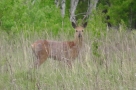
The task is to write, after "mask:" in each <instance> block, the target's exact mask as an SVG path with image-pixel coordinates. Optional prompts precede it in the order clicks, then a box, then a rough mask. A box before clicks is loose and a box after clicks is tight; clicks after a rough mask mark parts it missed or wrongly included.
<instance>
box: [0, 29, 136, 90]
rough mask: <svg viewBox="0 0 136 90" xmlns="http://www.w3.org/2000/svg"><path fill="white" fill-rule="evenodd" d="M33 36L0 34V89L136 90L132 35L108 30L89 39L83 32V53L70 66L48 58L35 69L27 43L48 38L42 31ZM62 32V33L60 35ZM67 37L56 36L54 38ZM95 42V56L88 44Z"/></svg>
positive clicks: (135, 43)
mask: <svg viewBox="0 0 136 90" xmlns="http://www.w3.org/2000/svg"><path fill="white" fill-rule="evenodd" d="M33 35H34V36H31V35H28V36H26V35H25V34H24V33H22V34H19V35H18V36H14V35H13V36H12V37H9V36H8V35H7V34H6V33H4V32H1V33H0V89H1V90H34V89H35V90H136V55H135V53H136V34H135V32H120V31H114V30H111V31H108V32H107V33H106V36H104V35H102V36H101V38H99V39H97V38H93V39H92V37H91V36H89V34H86V35H85V36H86V37H85V42H86V45H85V47H86V48H87V49H86V51H85V52H84V54H81V55H80V56H81V57H82V56H83V58H81V57H80V58H77V59H76V60H75V61H74V62H73V68H72V69H67V68H65V66H64V64H63V63H61V62H58V61H54V60H52V59H48V60H47V61H46V62H45V63H44V64H43V65H42V66H41V67H40V68H39V69H38V70H33V69H30V67H31V66H32V63H33V55H32V51H31V47H30V45H31V43H32V42H33V41H35V40H37V39H41V38H45V36H46V38H50V39H56V38H53V37H51V35H47V33H46V32H43V33H40V34H37V33H33ZM60 35H62V34H60ZM61 37H63V38H64V40H67V37H66V34H65V36H63V35H62V36H59V38H57V39H56V40H62V39H61ZM94 41H95V42H97V43H98V45H99V48H98V52H97V53H99V56H97V55H93V53H92V49H93V47H92V44H93V43H94Z"/></svg>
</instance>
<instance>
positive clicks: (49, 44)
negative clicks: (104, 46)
mask: <svg viewBox="0 0 136 90" xmlns="http://www.w3.org/2000/svg"><path fill="white" fill-rule="evenodd" d="M72 26H73V28H74V29H75V40H73V41H63V42H59V41H51V40H38V41H36V42H34V43H33V44H32V45H31V46H32V50H33V52H34V53H35V56H36V58H37V60H36V61H35V62H34V66H36V67H39V66H40V65H41V64H42V63H43V62H44V61H45V60H46V59H47V58H53V59H54V60H59V61H65V62H66V63H67V64H68V66H69V67H71V66H72V64H71V61H72V60H74V59H75V58H76V57H77V56H78V54H79V51H80V49H81V48H82V43H83V30H84V28H85V27H86V26H87V22H85V23H84V24H83V25H82V26H77V25H76V24H75V23H73V22H72Z"/></svg>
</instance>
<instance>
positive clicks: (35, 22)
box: [0, 0, 69, 34]
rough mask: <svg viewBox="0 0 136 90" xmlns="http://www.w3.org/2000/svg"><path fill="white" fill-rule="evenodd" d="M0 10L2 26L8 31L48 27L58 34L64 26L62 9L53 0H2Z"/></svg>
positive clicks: (37, 29)
mask: <svg viewBox="0 0 136 90" xmlns="http://www.w3.org/2000/svg"><path fill="white" fill-rule="evenodd" d="M0 12H1V14H0V15H1V16H0V21H1V28H2V29H4V30H6V31H7V32H8V33H11V32H18V31H19V32H20V31H22V30H29V31H34V30H36V31H39V30H44V29H47V30H52V31H53V33H54V34H57V33H58V31H59V30H60V28H61V27H62V18H61V15H60V10H59V8H56V6H55V4H54V2H53V1H44V0H33V1H31V0H2V1H1V2H0ZM67 20H69V19H68V18H65V21H66V22H67Z"/></svg>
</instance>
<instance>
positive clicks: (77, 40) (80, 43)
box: [74, 37, 83, 48]
mask: <svg viewBox="0 0 136 90" xmlns="http://www.w3.org/2000/svg"><path fill="white" fill-rule="evenodd" d="M74 42H75V45H76V46H77V47H78V48H81V47H82V44H83V38H82V37H81V38H75V41H74Z"/></svg>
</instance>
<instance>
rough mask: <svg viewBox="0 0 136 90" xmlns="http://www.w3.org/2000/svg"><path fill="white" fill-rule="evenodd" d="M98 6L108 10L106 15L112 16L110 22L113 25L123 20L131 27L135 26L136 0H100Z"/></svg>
mask: <svg viewBox="0 0 136 90" xmlns="http://www.w3.org/2000/svg"><path fill="white" fill-rule="evenodd" d="M98 8H99V9H101V10H102V11H103V10H107V11H108V12H107V13H105V14H106V15H105V16H107V15H109V16H110V19H109V20H108V22H110V23H111V24H112V25H113V26H118V25H119V24H120V23H121V22H122V21H123V22H124V23H125V25H127V26H128V27H129V28H133V27H135V21H136V15H135V14H136V12H135V9H136V2H135V0H100V2H99V5H98Z"/></svg>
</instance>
